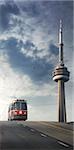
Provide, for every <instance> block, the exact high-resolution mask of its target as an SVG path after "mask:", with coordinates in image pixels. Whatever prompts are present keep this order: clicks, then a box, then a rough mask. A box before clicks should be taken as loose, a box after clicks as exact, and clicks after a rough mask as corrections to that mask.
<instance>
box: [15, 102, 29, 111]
mask: <svg viewBox="0 0 74 150" xmlns="http://www.w3.org/2000/svg"><path fill="white" fill-rule="evenodd" d="M15 109H18V110H19V109H22V110H26V109H27V105H26V103H22V102H16V103H15Z"/></svg>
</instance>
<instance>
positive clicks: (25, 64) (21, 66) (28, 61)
mask: <svg viewBox="0 0 74 150" xmlns="http://www.w3.org/2000/svg"><path fill="white" fill-rule="evenodd" d="M27 42H28V41H27ZM29 43H30V42H29ZM2 44H3V45H4V48H3V49H2V51H3V50H4V52H5V51H6V53H7V54H8V57H9V63H10V65H11V67H12V68H13V69H14V70H15V72H17V71H18V72H20V73H24V74H27V75H29V76H30V78H31V79H32V81H34V82H40V83H45V82H47V81H48V80H49V71H50V70H51V69H52V67H53V65H52V64H49V63H48V62H47V61H46V59H45V58H42V59H40V58H39V57H36V59H33V58H32V57H29V56H26V55H23V54H22V53H21V52H20V48H19V47H18V46H17V45H18V43H17V40H16V39H14V38H10V39H9V40H8V41H2V43H1V45H2ZM26 46H27V45H26ZM31 46H33V45H32V43H31ZM26 48H27V47H26Z"/></svg>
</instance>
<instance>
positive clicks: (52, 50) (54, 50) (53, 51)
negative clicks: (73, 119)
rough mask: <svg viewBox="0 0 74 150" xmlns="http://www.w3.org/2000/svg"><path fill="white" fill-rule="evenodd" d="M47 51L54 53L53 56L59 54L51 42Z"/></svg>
mask: <svg viewBox="0 0 74 150" xmlns="http://www.w3.org/2000/svg"><path fill="white" fill-rule="evenodd" d="M49 51H50V52H51V54H54V55H55V56H56V55H58V54H59V48H58V47H57V46H55V45H54V44H53V43H50V45H49Z"/></svg>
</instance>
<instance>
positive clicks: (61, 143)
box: [58, 141, 69, 147]
mask: <svg viewBox="0 0 74 150" xmlns="http://www.w3.org/2000/svg"><path fill="white" fill-rule="evenodd" d="M58 143H59V144H60V145H63V146H65V147H69V145H67V144H65V143H63V142H61V141H58Z"/></svg>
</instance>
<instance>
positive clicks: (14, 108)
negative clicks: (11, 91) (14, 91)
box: [8, 99, 27, 121]
mask: <svg viewBox="0 0 74 150" xmlns="http://www.w3.org/2000/svg"><path fill="white" fill-rule="evenodd" d="M8 120H10V121H12V120H24V121H25V120H27V102H26V101H25V100H19V99H17V100H14V101H13V102H12V103H11V104H10V105H9V108H8Z"/></svg>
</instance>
